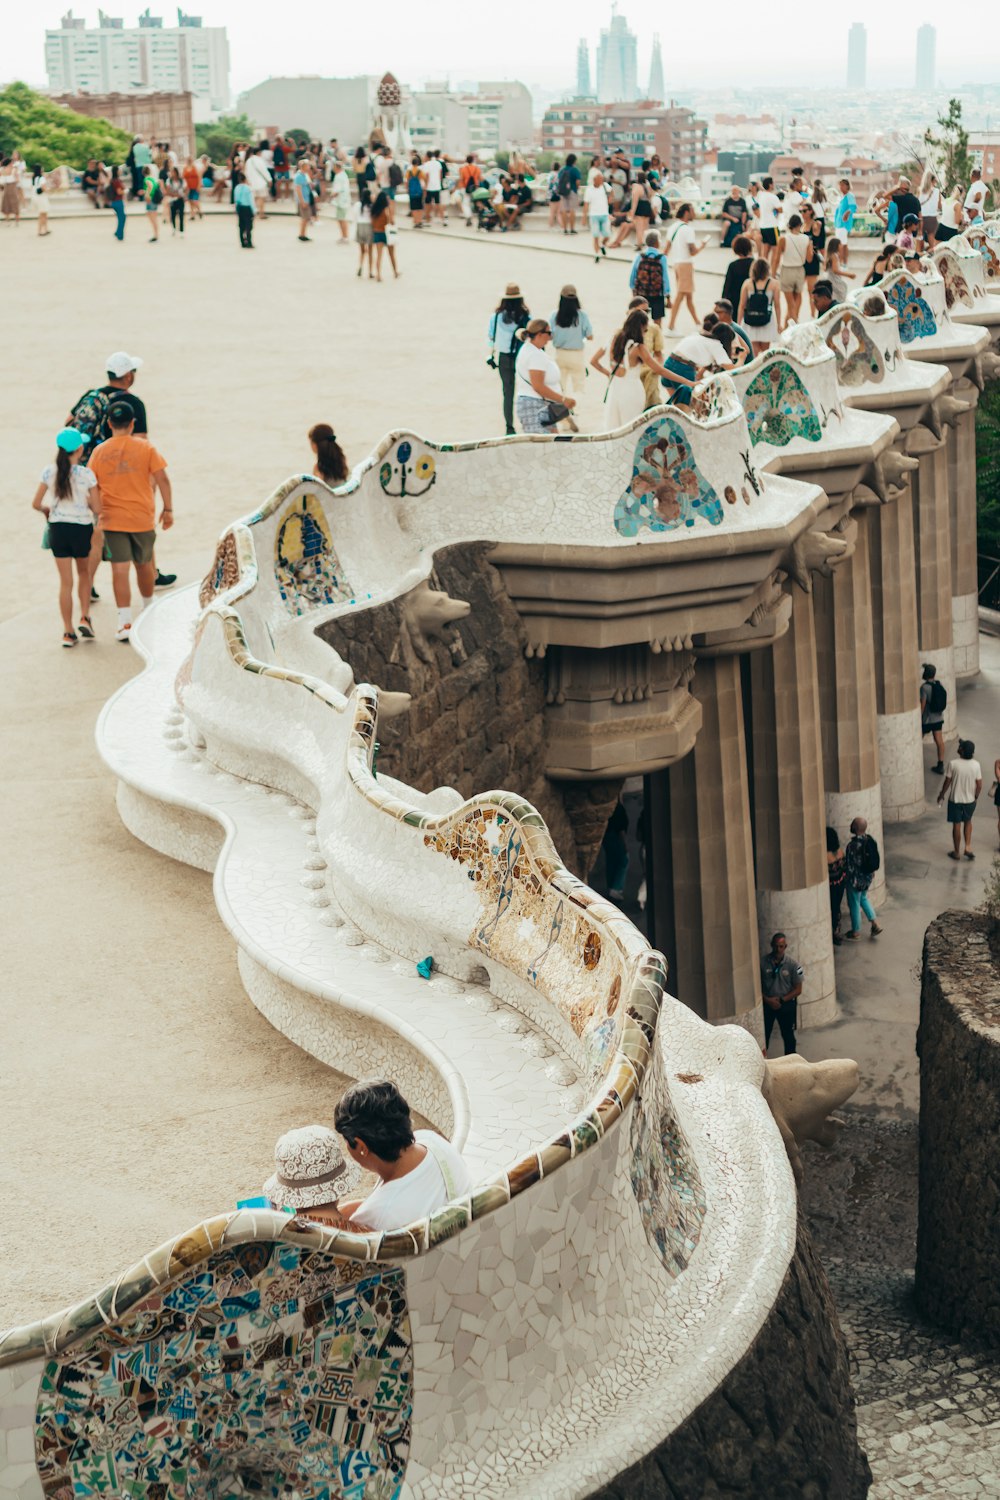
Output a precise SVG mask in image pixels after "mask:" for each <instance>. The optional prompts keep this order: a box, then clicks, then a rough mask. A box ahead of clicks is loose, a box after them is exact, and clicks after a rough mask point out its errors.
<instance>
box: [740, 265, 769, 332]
mask: <svg viewBox="0 0 1000 1500" xmlns="http://www.w3.org/2000/svg"><path fill="white" fill-rule="evenodd" d="M770 285H771V278H770V276H769V277H768V278H767V280H766V281H765V283H764V285H763V287H762V288H761V289H760V291H758V290H757V288H756V287H754V289H753V291H752V292H751V293H750V295H749V297H748V298H747V305H746V307H745V308H744V310H743V321H744V323H745V324H746V326H747V327H748V328H766V327H767V325H768V323H770V321H771V314H772V313H773V311H774V303H773V301H772V300H771V298H770V297H769V296H768V295H767V289H768V287H769V286H770Z"/></svg>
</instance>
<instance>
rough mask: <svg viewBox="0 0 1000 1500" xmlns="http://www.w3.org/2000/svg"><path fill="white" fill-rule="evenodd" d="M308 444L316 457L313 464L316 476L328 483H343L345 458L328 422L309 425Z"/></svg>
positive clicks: (345, 465)
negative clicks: (313, 425)
mask: <svg viewBox="0 0 1000 1500" xmlns="http://www.w3.org/2000/svg"><path fill="white" fill-rule="evenodd" d="M309 446H310V447H311V448H312V451H313V456H314V457H315V459H316V462H315V463H314V464H313V473H314V474H315V476H316V478H317V479H322V480H323V481H324V483H326V484H329V485H334V484H343V483H344V480H345V479H346V478H347V459H346V458H345V457H344V450H343V448H341V446H340V444H339V443H338V442H337V434H336V433H335V432H334V430H333V428H332V427H331V426H330V425H329V423H328V422H317V423H316V425H315V427H310V429H309Z"/></svg>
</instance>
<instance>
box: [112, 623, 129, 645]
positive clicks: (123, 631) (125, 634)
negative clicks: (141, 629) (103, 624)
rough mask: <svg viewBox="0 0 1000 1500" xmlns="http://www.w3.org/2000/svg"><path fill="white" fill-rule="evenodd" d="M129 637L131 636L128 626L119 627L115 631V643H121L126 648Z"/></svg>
mask: <svg viewBox="0 0 1000 1500" xmlns="http://www.w3.org/2000/svg"><path fill="white" fill-rule="evenodd" d="M131 635H132V626H131V625H130V624H129V625H119V627H118V629H117V630H116V631H115V640H116V641H122V642H123V643H124V644H125V645H126V646H127V645H128V644H129V641H130V639H131Z"/></svg>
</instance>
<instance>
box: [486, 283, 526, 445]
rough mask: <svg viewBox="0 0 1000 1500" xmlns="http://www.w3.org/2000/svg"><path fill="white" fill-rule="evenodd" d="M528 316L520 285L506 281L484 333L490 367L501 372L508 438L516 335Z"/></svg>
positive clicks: (512, 417) (512, 408)
mask: <svg viewBox="0 0 1000 1500" xmlns="http://www.w3.org/2000/svg"><path fill="white" fill-rule="evenodd" d="M530 317H531V313H530V312H529V311H528V306H527V304H526V302H525V300H524V298H523V297H522V296H521V288H520V287H519V286H518V284H517V282H516V281H509V282H508V283H507V287H506V290H505V291H504V294H503V296H502V297H501V298H500V301H499V302H498V303H497V306H496V310H495V312H494V313H493V316H492V317H491V318H490V321H489V327H488V331H487V335H486V336H487V339H488V340H489V353H488V354H487V356H486V363H487V364H488V365H489V366H490V368H491V369H493V370H499V372H500V385H501V388H502V390H503V419H504V426H505V430H506V434H507V436H508V437H511V436H512V434H513V433H514V432H515V430H516V429H515V427H514V384H515V379H516V377H515V373H514V366H515V362H516V359H517V351H518V348H519V344H518V339H517V335H518V332H519V331H520V329H522V328H526V327H527V324H528V319H529V318H530Z"/></svg>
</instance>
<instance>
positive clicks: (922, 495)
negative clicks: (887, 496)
mask: <svg viewBox="0 0 1000 1500" xmlns="http://www.w3.org/2000/svg"><path fill="white" fill-rule="evenodd" d="M907 447H908V449H909V451H910V452H911V453H912V454H914V456H915V457H916V458H918V459H919V460H920V467H919V469H917V470H916V471H915V472H914V473H913V474H911V475H910V492H911V495H912V497H913V498H912V505H913V545H914V559H915V563H916V578H917V627H918V643H919V647H920V653H919V654H920V660H921V662H925V661H929V662H933V664H934V666H935V667H936V668H937V675H938V680H939V681H940V682H942V683H943V684H944V686H945V687H946V688H947V690H948V707H947V709H946V710H945V716H944V733H945V736H946V737H947V736H949V735H953V734H954V733H955V724H956V714H955V649H954V644H953V642H954V636H953V634H952V623H951V514H950V505H949V501H948V454H947V449H946V446H945V442H944V439H943V438H941V439H938V438H935V437H934V436H933V434H932V433H930V432H928V431H927V429H926V427H917V428H915V429H914V430H913V432H911V433H910V435H909V441H908V443H907Z"/></svg>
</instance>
